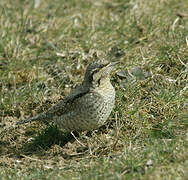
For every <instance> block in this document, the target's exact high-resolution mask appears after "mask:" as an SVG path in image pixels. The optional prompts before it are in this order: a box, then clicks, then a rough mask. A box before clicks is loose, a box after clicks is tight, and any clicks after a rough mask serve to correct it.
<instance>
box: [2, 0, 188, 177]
mask: <svg viewBox="0 0 188 180" xmlns="http://www.w3.org/2000/svg"><path fill="white" fill-rule="evenodd" d="M187 9H188V2H187V0H158V1H157V3H156V1H154V0H140V1H137V0H100V1H92V0H80V1H77V0H69V1H66V0H53V1H50V0H46V1H42V0H33V1H30V0H15V1H11V0H1V2H0V12H1V18H0V177H1V179H2V180H7V179H21V180H22V179H27V180H28V179H55V180H56V179H186V178H187V177H188V110H187V109H188V11H187ZM99 58H106V59H108V60H110V61H119V62H120V63H119V65H118V66H117V68H116V69H115V70H114V72H113V73H112V77H111V82H112V84H113V86H114V87H115V89H116V104H115V108H114V110H113V112H112V113H111V115H110V117H109V121H108V123H107V124H106V125H105V126H103V127H101V128H100V129H98V130H96V131H92V132H83V133H80V135H79V136H77V137H73V135H72V134H65V133H63V132H61V131H60V130H59V129H57V128H56V127H55V126H54V125H53V124H49V125H46V124H44V123H42V122H34V123H30V124H25V125H21V126H15V123H16V122H18V121H20V120H23V119H25V118H27V117H30V116H34V115H36V114H38V113H41V112H43V111H45V110H47V109H48V108H49V107H51V106H52V105H53V104H55V103H56V102H57V101H58V100H60V99H62V98H63V97H64V96H66V95H67V94H68V93H69V92H70V90H71V89H72V88H74V87H75V85H76V84H79V83H80V82H81V81H82V79H83V76H84V71H85V69H86V67H87V65H88V64H89V63H90V62H91V61H94V60H97V59H99Z"/></svg>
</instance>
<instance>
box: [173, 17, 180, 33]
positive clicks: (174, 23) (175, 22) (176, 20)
mask: <svg viewBox="0 0 188 180" xmlns="http://www.w3.org/2000/svg"><path fill="white" fill-rule="evenodd" d="M179 19H180V18H179V17H177V18H176V19H175V21H174V22H173V24H172V31H174V30H175V26H176V24H177V22H178V21H179Z"/></svg>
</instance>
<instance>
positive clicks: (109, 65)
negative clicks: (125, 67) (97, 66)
mask: <svg viewBox="0 0 188 180" xmlns="http://www.w3.org/2000/svg"><path fill="white" fill-rule="evenodd" d="M116 64H119V62H111V63H110V64H108V67H111V66H112V67H114V66H115V65H116Z"/></svg>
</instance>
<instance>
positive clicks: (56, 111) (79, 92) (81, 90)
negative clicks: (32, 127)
mask: <svg viewBox="0 0 188 180" xmlns="http://www.w3.org/2000/svg"><path fill="white" fill-rule="evenodd" d="M88 92H89V88H86V87H83V86H79V87H77V88H75V89H74V90H73V91H72V92H71V93H70V94H69V95H68V96H67V97H65V98H64V99H63V100H61V101H59V102H58V103H57V104H55V105H54V106H52V107H51V108H50V109H48V110H47V111H46V112H44V113H41V114H39V115H37V116H34V117H31V118H28V119H26V120H23V121H19V122H18V123H16V124H17V125H20V124H24V123H28V122H32V121H40V120H42V121H43V120H44V121H50V120H53V118H54V117H58V116H62V115H63V114H65V113H67V112H68V111H70V109H71V104H72V103H73V102H74V101H75V100H76V99H77V98H80V97H82V96H84V95H85V94H86V93H88Z"/></svg>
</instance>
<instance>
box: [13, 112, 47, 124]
mask: <svg viewBox="0 0 188 180" xmlns="http://www.w3.org/2000/svg"><path fill="white" fill-rule="evenodd" d="M41 120H46V114H45V113H43V114H39V115H37V116H34V117H31V118H28V119H25V120H23V121H19V122H17V123H16V125H20V124H25V123H29V122H33V121H41Z"/></svg>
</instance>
